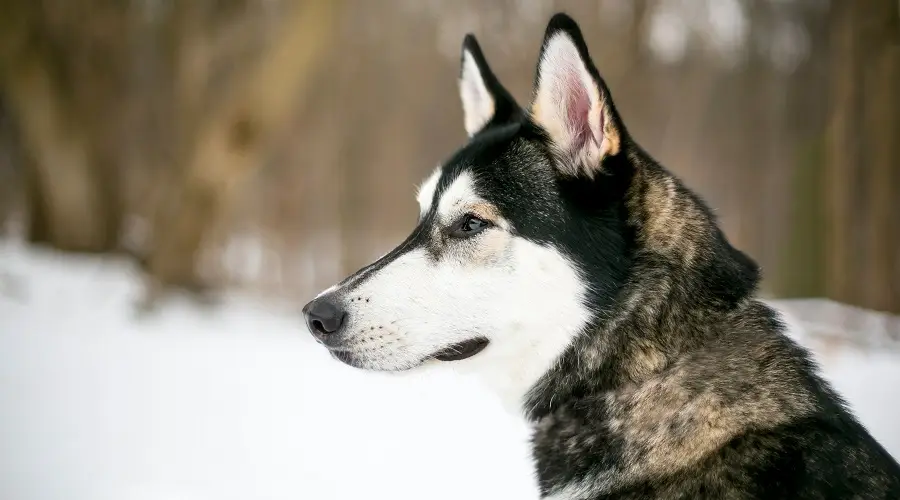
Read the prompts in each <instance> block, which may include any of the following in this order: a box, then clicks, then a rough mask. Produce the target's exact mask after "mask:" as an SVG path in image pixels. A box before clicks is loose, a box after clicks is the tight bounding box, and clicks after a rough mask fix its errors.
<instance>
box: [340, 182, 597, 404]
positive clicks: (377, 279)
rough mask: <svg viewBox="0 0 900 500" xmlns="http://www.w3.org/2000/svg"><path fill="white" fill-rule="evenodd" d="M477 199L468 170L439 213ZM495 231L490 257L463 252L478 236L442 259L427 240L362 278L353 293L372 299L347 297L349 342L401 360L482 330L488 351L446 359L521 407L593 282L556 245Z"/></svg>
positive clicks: (375, 359)
mask: <svg viewBox="0 0 900 500" xmlns="http://www.w3.org/2000/svg"><path fill="white" fill-rule="evenodd" d="M471 201H478V197H477V196H476V194H475V192H474V190H473V179H472V177H471V175H470V174H469V173H465V172H464V173H462V174H461V175H460V176H459V177H458V178H457V179H456V180H455V181H454V182H453V183H452V184H451V185H450V187H449V188H448V189H447V190H446V191H444V193H443V194H442V196H441V198H440V200H439V201H438V214H439V217H438V218H439V219H445V218H452V217H454V214H455V213H456V211H458V210H464V209H465V206H466V205H467V204H468V203H469V202H471ZM492 231H503V229H499V228H494V229H492ZM501 235H505V238H503V237H502V236H501ZM497 236H501V241H502V242H503V251H502V252H501V254H500V255H499V257H498V259H496V260H495V261H492V262H490V263H489V264H484V263H475V262H471V261H467V260H466V259H464V258H460V257H461V256H462V255H465V251H464V248H465V247H464V245H479V244H484V243H480V240H478V239H473V240H470V241H452V242H449V243H447V244H446V247H445V248H443V254H442V256H441V257H440V258H439V259H438V260H435V259H434V258H433V257H432V256H431V255H429V254H428V252H427V251H426V250H425V249H424V248H423V249H418V250H413V251H410V252H408V253H406V254H404V255H402V256H401V257H399V258H397V259H396V260H395V261H393V262H391V263H390V264H388V265H386V266H385V267H383V268H381V269H379V270H378V271H377V272H376V273H375V274H373V275H371V276H369V277H368V278H367V279H366V280H365V281H364V282H362V283H360V284H358V286H357V287H356V289H355V290H353V291H352V292H350V294H349V296H350V297H351V298H352V297H365V298H366V299H367V300H355V301H350V302H349V303H348V306H349V310H348V313H349V315H348V317H349V318H350V319H349V323H348V325H347V330H348V331H347V336H348V348H351V349H353V350H354V351H355V352H356V353H357V354H358V355H359V356H360V357H361V358H362V359H363V362H364V365H365V367H366V368H369V369H376V370H402V369H407V368H411V367H414V366H418V365H419V364H421V363H422V361H423V360H425V359H427V358H428V357H429V356H430V355H432V354H434V353H436V352H438V351H440V350H442V349H444V348H446V347H448V346H451V345H453V344H456V343H458V342H462V341H465V340H469V339H472V338H474V337H476V336H484V337H486V338H487V339H488V340H490V344H489V345H488V346H487V348H486V349H485V350H484V351H482V352H481V353H479V354H476V355H475V356H473V357H471V358H468V359H464V360H460V361H453V362H448V363H440V364H439V366H446V367H448V368H452V369H454V370H457V371H458V372H460V373H464V374H467V375H470V376H473V377H475V378H477V379H479V380H480V381H482V382H484V383H486V384H487V385H488V386H489V387H491V388H492V389H493V390H494V391H495V392H497V393H498V394H499V395H500V397H501V398H502V401H503V403H504V404H505V405H506V407H507V408H508V409H509V410H510V411H512V412H515V413H516V414H519V415H521V413H522V411H523V407H522V404H523V402H524V397H525V395H526V393H527V392H528V390H529V389H531V387H532V386H534V384H535V383H536V382H537V381H538V379H539V378H540V377H541V376H543V374H544V373H546V372H547V370H549V369H550V368H551V367H552V366H553V365H554V363H555V362H556V361H557V359H558V358H559V356H560V355H561V354H562V352H563V350H565V348H566V347H567V346H568V345H569V344H570V343H571V342H572V340H573V339H574V338H575V337H576V336H577V335H578V334H579V333H580V332H581V331H582V330H583V328H584V327H585V325H586V324H587V321H588V319H589V317H590V313H589V311H588V310H587V308H586V307H585V306H584V295H585V293H586V290H587V283H585V282H584V280H582V279H581V277H580V276H579V272H578V269H577V268H576V267H575V265H574V264H573V263H572V262H571V261H569V260H568V259H567V258H566V257H565V256H564V255H562V254H561V253H560V252H559V251H557V250H556V249H555V248H553V247H550V246H545V245H540V244H537V243H534V242H531V241H528V240H526V239H524V238H521V237H516V236H513V235H512V234H510V233H506V232H504V233H499V234H498V235H497ZM468 248H472V247H468ZM426 364H428V365H431V364H432V363H430V362H429V363H426Z"/></svg>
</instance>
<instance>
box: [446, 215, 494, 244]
mask: <svg viewBox="0 0 900 500" xmlns="http://www.w3.org/2000/svg"><path fill="white" fill-rule="evenodd" d="M490 225H491V223H490V222H488V221H486V220H484V219H479V218H478V217H475V216H474V215H472V214H466V215H464V216H463V217H462V218H461V219H460V220H459V222H457V223H456V224H454V225H453V227H452V228H451V230H450V236H452V237H454V238H468V237H470V236H475V235H476V234H478V233H480V232H482V231H484V230H485V229H486V228H487V227H489V226H490Z"/></svg>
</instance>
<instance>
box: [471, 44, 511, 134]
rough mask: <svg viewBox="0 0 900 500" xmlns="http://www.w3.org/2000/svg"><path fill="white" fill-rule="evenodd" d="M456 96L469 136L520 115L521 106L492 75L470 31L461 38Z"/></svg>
mask: <svg viewBox="0 0 900 500" xmlns="http://www.w3.org/2000/svg"><path fill="white" fill-rule="evenodd" d="M459 96H460V98H461V99H462V107H463V115H464V118H465V126H466V133H468V134H469V137H472V136H474V135H475V134H477V133H478V132H480V131H482V130H484V129H486V128H488V127H489V126H493V125H497V124H502V123H509V122H511V121H513V120H515V119H516V118H518V117H521V116H522V108H521V107H520V106H519V105H518V104H517V103H516V101H515V99H513V98H512V95H510V93H509V92H508V91H507V90H506V89H505V88H504V87H503V85H501V84H500V81H499V80H497V77H496V76H494V72H493V71H491V68H490V67H489V66H488V63H487V60H485V58H484V54H483V53H482V52H481V47H479V46H478V41H477V40H475V36H474V35H472V34H471V33H470V34H468V35H466V37H465V39H464V40H463V46H462V61H461V68H460V72H459Z"/></svg>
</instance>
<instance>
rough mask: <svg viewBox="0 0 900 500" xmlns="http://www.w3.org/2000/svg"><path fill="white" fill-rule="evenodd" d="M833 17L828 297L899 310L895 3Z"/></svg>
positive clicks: (852, 7) (888, 0)
mask: <svg viewBox="0 0 900 500" xmlns="http://www.w3.org/2000/svg"><path fill="white" fill-rule="evenodd" d="M831 17H832V28H831V29H832V41H833V44H834V45H833V48H832V62H831V64H832V75H833V76H832V88H831V117H830V125H829V134H828V147H827V151H828V161H827V163H826V165H827V176H826V190H827V206H826V207H825V210H826V213H827V227H826V239H825V241H824V245H825V248H826V253H827V267H826V269H825V271H826V287H827V294H828V296H829V297H830V298H833V299H835V300H839V301H842V302H846V303H850V304H855V305H860V306H865V307H869V308H873V309H879V310H884V311H892V312H900V264H898V261H900V255H898V248H900V221H898V217H897V213H898V212H897V207H896V200H897V195H898V191H900V188H898V185H900V154H898V141H897V138H898V137H900V128H898V121H900V99H898V98H897V89H900V73H898V65H900V3H898V2H897V1H896V0H870V1H868V2H837V3H836V4H835V5H834V6H833V7H832V12H831ZM862 221H865V223H861V222H862Z"/></svg>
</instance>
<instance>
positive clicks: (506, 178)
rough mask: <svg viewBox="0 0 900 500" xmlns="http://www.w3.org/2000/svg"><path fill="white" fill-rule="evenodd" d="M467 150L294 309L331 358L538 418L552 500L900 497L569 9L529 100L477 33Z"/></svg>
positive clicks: (898, 472)
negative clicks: (408, 210)
mask: <svg viewBox="0 0 900 500" xmlns="http://www.w3.org/2000/svg"><path fill="white" fill-rule="evenodd" d="M459 91H460V96H461V99H462V107H463V112H464V113H463V114H464V125H465V130H466V132H467V134H468V142H467V143H466V144H465V145H464V146H463V147H462V148H460V149H459V150H458V151H456V152H455V153H454V154H453V155H452V156H451V157H450V158H449V159H447V161H445V162H444V163H443V164H442V165H440V166H439V167H438V168H437V169H436V170H434V172H433V173H432V174H431V175H430V176H429V177H428V178H427V179H426V180H425V181H424V182H423V184H422V185H421V186H420V188H419V191H418V195H417V200H418V203H419V207H420V211H419V218H418V222H417V224H416V226H415V229H413V231H412V233H411V234H410V235H409V237H408V238H406V240H405V241H403V242H402V243H401V244H400V245H399V246H397V247H396V248H395V249H393V250H392V251H391V252H389V253H388V254H386V255H384V256H383V257H381V258H380V259H378V260H377V261H375V262H374V263H372V264H370V265H368V266H366V267H364V268H363V269H361V270H359V271H358V272H356V273H354V274H353V275H351V276H349V277H348V278H346V279H345V280H344V281H342V282H341V283H339V284H337V285H335V286H333V287H331V288H329V289H328V290H326V291H324V292H322V293H321V294H320V295H319V296H318V297H316V298H315V299H314V300H312V301H311V302H310V303H308V304H307V305H306V306H305V307H304V308H303V313H304V315H305V319H306V322H307V326H308V329H309V330H310V332H311V333H312V335H313V336H315V338H316V339H317V340H318V341H319V342H320V343H321V344H323V345H324V346H325V347H327V348H328V350H329V352H330V353H331V355H332V356H333V357H334V358H337V359H338V360H340V361H341V362H343V363H346V364H348V365H351V366H354V367H358V368H362V369H366V370H380V371H402V370H411V369H417V368H420V367H423V366H426V365H432V364H447V366H450V367H453V368H454V369H456V370H459V371H462V372H466V373H471V374H475V375H476V376H477V377H479V378H480V379H481V380H483V381H484V383H485V384H487V385H488V386H490V387H491V388H492V389H493V390H495V391H496V392H497V394H498V395H499V396H500V397H501V398H503V401H504V403H505V404H506V405H507V406H508V407H509V408H511V409H512V410H514V411H516V412H518V413H519V414H520V415H522V416H523V417H524V418H526V419H527V421H528V422H529V424H530V426H531V428H532V429H533V438H532V450H533V455H534V460H535V464H536V470H537V478H538V483H539V487H540V490H541V494H542V496H543V497H544V498H547V499H600V498H616V499H626V498H635V499H636V498H667V499H668V498H766V499H770V498H809V499H812V498H817V499H824V498H866V499H874V498H900V466H898V463H897V462H896V461H895V459H893V458H892V457H891V456H890V455H889V454H888V453H887V452H886V451H885V449H884V448H883V447H882V446H881V445H879V443H878V442H876V440H875V439H873V437H872V436H871V435H870V434H869V433H868V432H867V431H866V429H865V428H864V427H863V426H862V425H861V424H860V423H859V422H858V421H857V420H856V419H855V417H854V416H853V415H852V414H851V412H850V410H849V409H848V408H847V406H846V404H845V402H844V401H843V400H842V399H841V397H840V396H839V395H838V394H837V393H836V392H835V391H834V390H833V389H832V388H831V387H830V386H829V384H828V383H826V382H825V381H824V380H823V379H822V378H820V376H819V375H818V368H817V366H816V364H815V363H814V361H813V359H812V358H811V356H810V354H809V353H808V352H807V351H806V350H805V349H804V348H802V347H800V346H799V345H797V344H796V343H795V342H793V341H792V340H791V339H790V338H789V337H788V336H787V335H786V334H785V333H784V330H785V326H784V325H783V323H782V321H781V319H780V316H779V315H778V314H777V313H776V312H775V311H774V310H772V309H770V308H769V307H768V306H767V305H765V304H764V303H763V302H761V301H760V300H758V299H757V298H755V293H756V289H757V284H758V282H759V279H760V272H759V269H758V267H757V265H756V263H755V262H754V261H753V260H752V259H751V258H749V257H748V256H747V255H745V254H744V253H742V252H741V251H739V250H737V249H735V248H734V247H732V246H731V244H729V242H728V241H727V239H726V238H725V236H724V234H723V233H722V231H721V230H720V228H719V227H718V225H717V222H716V220H715V218H714V216H713V215H712V213H711V211H710V210H709V208H708V207H707V205H706V204H705V203H704V202H703V200H702V199H701V198H700V197H698V196H697V195H696V194H694V193H693V192H692V191H691V190H689V189H688V188H687V187H685V186H684V185H683V184H682V182H680V181H679V179H678V178H677V177H675V176H674V175H673V174H671V173H670V172H669V171H668V170H666V169H665V168H664V167H662V166H661V165H659V164H658V163H657V162H656V161H655V160H654V159H653V158H652V157H651V156H650V155H649V154H648V153H647V152H646V151H644V150H643V149H642V148H641V147H640V146H639V145H638V144H637V143H636V142H635V140H634V139H633V138H632V137H631V135H629V133H628V130H627V129H626V128H625V124H624V123H623V121H622V118H621V117H620V115H619V113H618V112H617V110H616V108H615V106H614V104H613V101H612V98H611V94H610V91H609V88H608V87H607V85H606V83H605V82H604V80H603V79H602V78H601V76H600V74H599V73H598V72H597V69H596V68H595V66H594V63H593V62H592V60H591V57H590V54H589V52H588V48H587V46H586V44H585V41H584V39H583V37H582V33H581V30H580V28H579V27H578V25H577V24H576V22H575V21H574V20H573V19H572V18H570V17H569V16H567V15H566V14H562V13H560V14H556V15H555V16H553V17H552V19H551V20H550V23H549V25H548V27H547V30H546V33H545V35H544V39H543V43H542V45H541V51H540V57H539V62H538V65H537V72H536V77H535V83H534V91H533V96H532V102H531V104H530V106H529V107H528V108H527V109H526V108H523V107H521V106H520V105H518V104H517V103H516V101H515V100H514V99H513V97H512V96H511V95H510V93H509V92H508V91H507V90H506V89H505V88H504V87H503V86H502V85H501V83H500V82H499V80H498V79H497V77H496V75H495V74H494V73H493V72H492V71H491V69H490V67H489V66H488V63H487V60H486V59H485V56H484V54H483V52H482V50H481V48H480V47H479V44H478V42H477V41H476V39H475V37H474V36H473V35H471V34H469V35H467V36H466V37H465V39H464V41H463V46H462V57H461V70H460V75H459Z"/></svg>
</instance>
